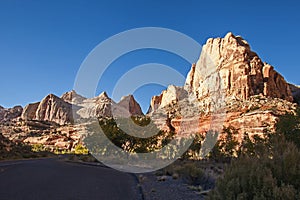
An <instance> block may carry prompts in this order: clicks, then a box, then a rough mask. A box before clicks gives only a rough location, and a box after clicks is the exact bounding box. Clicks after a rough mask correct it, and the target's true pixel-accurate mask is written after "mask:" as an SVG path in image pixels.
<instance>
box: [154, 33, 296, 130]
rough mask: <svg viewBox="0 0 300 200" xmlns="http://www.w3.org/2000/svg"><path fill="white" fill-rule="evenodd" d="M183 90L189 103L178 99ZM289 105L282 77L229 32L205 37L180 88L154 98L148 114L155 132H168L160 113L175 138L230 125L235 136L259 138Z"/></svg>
mask: <svg viewBox="0 0 300 200" xmlns="http://www.w3.org/2000/svg"><path fill="white" fill-rule="evenodd" d="M183 89H184V90H186V93H187V94H188V95H187V96H188V98H191V99H189V100H188V101H182V100H181V101H180V100H179V99H180V98H179V96H180V95H179V94H184V92H182V91H183ZM179 91H181V92H179ZM183 98H184V97H183ZM193 98H196V99H197V102H195V101H193ZM292 101H293V96H292V92H291V90H290V87H289V85H288V83H287V82H286V81H285V80H284V78H283V77H282V76H281V75H280V74H279V73H278V72H276V71H275V70H274V68H273V67H272V66H271V65H269V64H266V63H263V62H262V61H261V59H260V58H259V57H258V55H257V54H256V53H254V52H253V51H251V49H250V46H249V44H248V43H247V42H246V41H245V40H244V39H243V38H241V37H240V36H234V35H233V34H232V33H228V34H227V35H226V36H225V37H224V38H216V39H208V41H207V43H206V44H205V45H204V46H203V49H202V52H201V55H200V58H199V60H198V61H197V63H196V64H193V65H192V67H191V70H190V72H189V73H188V76H187V79H186V82H185V85H184V87H183V88H180V87H176V88H173V87H170V88H168V89H167V90H166V91H164V92H162V94H161V95H159V96H154V97H153V98H152V100H151V103H150V104H151V105H150V109H149V110H150V111H151V112H149V115H150V116H152V118H153V120H154V121H155V123H156V124H157V125H158V126H159V127H160V128H162V129H164V130H168V128H169V127H168V126H167V124H166V118H164V117H166V115H165V116H163V115H161V114H156V113H159V112H165V114H167V115H168V117H171V125H172V127H174V128H175V130H176V132H177V133H178V134H180V135H189V134H192V133H204V132H206V131H208V130H209V129H212V128H213V127H214V126H217V127H218V128H220V127H222V126H229V125H230V126H233V127H235V128H237V129H238V130H239V131H240V133H244V132H248V133H249V134H263V133H264V132H265V131H267V130H274V125H275V123H276V120H277V116H278V115H280V114H283V113H284V112H286V111H287V112H288V111H291V110H293V109H294V108H295V105H293V104H292V103H291V102H292ZM182 102H185V103H183V104H182ZM262 102H263V103H262ZM187 103H188V104H189V105H188V104H187ZM237 105H238V106H237ZM266 105H268V106H266ZM283 105H286V106H285V107H284V106H283ZM191 106H192V108H193V109H190V110H188V111H187V112H190V113H188V115H187V114H186V112H185V115H182V109H184V108H186V107H191ZM245 106H246V107H245ZM282 107H283V108H282ZM162 108H165V109H164V110H163V109H162ZM166 108H167V109H166ZM233 108H234V109H233ZM197 109H198V110H199V111H198V112H197V113H195V110H197ZM153 111H154V112H153ZM159 116H161V117H159ZM187 116H191V117H187Z"/></svg>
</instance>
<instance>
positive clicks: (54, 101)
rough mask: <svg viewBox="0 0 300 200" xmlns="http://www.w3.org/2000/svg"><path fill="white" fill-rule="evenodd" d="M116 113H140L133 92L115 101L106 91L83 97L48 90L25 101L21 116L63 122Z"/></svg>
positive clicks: (110, 115)
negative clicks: (32, 100)
mask: <svg viewBox="0 0 300 200" xmlns="http://www.w3.org/2000/svg"><path fill="white" fill-rule="evenodd" d="M115 114H116V115H117V116H123V117H128V116H132V115H142V114H143V113H142V110H141V107H140V105H139V104H138V103H137V102H136V101H135V99H134V97H133V96H132V95H129V96H126V97H123V98H122V100H121V101H120V102H119V103H115V102H114V101H113V100H112V99H110V98H109V97H108V95H107V94H106V93H105V92H102V93H101V94H100V95H99V96H97V97H94V98H85V97H82V96H80V95H78V94H77V93H76V92H75V91H71V92H67V93H65V94H63V95H62V97H61V98H59V97H57V96H55V95H53V94H50V95H48V96H46V97H45V98H44V99H43V100H42V101H41V102H37V103H32V104H28V105H27V106H26V107H25V108H24V111H23V112H22V115H21V118H22V119H23V120H25V121H30V120H38V121H49V122H55V123H57V124H59V125H65V124H72V123H73V122H74V119H81V118H90V117H112V116H115ZM0 119H1V118H0Z"/></svg>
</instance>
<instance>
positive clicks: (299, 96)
mask: <svg viewBox="0 0 300 200" xmlns="http://www.w3.org/2000/svg"><path fill="white" fill-rule="evenodd" d="M289 86H290V89H291V92H292V95H293V98H294V102H295V103H297V104H300V86H297V85H293V84H289Z"/></svg>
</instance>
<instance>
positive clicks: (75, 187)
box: [0, 158, 141, 200]
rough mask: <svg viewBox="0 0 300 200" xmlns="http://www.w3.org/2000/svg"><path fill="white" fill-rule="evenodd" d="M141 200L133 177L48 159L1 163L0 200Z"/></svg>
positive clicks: (104, 168)
mask: <svg viewBox="0 0 300 200" xmlns="http://www.w3.org/2000/svg"><path fill="white" fill-rule="evenodd" d="M19 199H22V200H23V199H24V200H27V199H28V200H81V199H84V200H85V199H86V200H94V199H95V200H98V199H99V200H114V199H118V200H119V199H122V200H127V199H128V200H135V199H137V200H139V199H141V193H140V192H139V190H138V187H137V181H136V179H135V177H134V176H133V175H131V174H127V173H122V172H119V171H116V170H113V169H110V168H107V167H101V166H90V165H83V164H77V163H70V162H65V161H63V160H59V159H55V158H48V159H36V160H24V161H7V162H0V200H19Z"/></svg>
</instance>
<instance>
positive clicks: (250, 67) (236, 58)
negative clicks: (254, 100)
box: [185, 33, 293, 101]
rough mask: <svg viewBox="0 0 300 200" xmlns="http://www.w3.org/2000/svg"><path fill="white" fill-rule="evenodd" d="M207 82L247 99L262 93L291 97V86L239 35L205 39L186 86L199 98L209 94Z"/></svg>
mask: <svg viewBox="0 0 300 200" xmlns="http://www.w3.org/2000/svg"><path fill="white" fill-rule="evenodd" d="M210 84H213V85H214V86H213V87H215V88H213V89H216V90H218V89H220V88H221V89H222V90H223V92H224V94H225V95H226V97H235V98H238V99H240V100H247V99H248V98H249V97H250V96H253V95H259V94H262V95H264V96H266V97H274V98H281V99H285V100H287V101H293V97H292V94H291V91H290V88H289V86H288V84H287V82H286V81H285V80H284V78H283V77H282V76H281V75H280V74H279V73H277V72H276V71H275V70H274V68H273V67H272V66H271V65H269V64H266V63H263V62H262V61H261V59H260V58H259V57H258V55H257V54H256V53H254V52H253V51H251V49H250V46H249V44H248V43H247V42H246V41H245V40H244V39H243V38H242V37H240V36H234V35H233V34H232V33H228V34H227V35H226V36H225V37H224V38H216V39H208V41H207V43H206V44H205V45H204V46H203V49H202V52H201V55H200V58H199V60H198V62H197V64H196V65H193V66H192V68H191V71H190V72H189V74H188V77H187V79H186V84H185V88H186V89H187V90H188V91H190V92H193V93H194V94H195V95H196V96H197V97H198V99H199V100H202V99H203V98H206V97H207V96H208V95H210V94H211V91H210V90H211V88H209V86H210Z"/></svg>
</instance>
